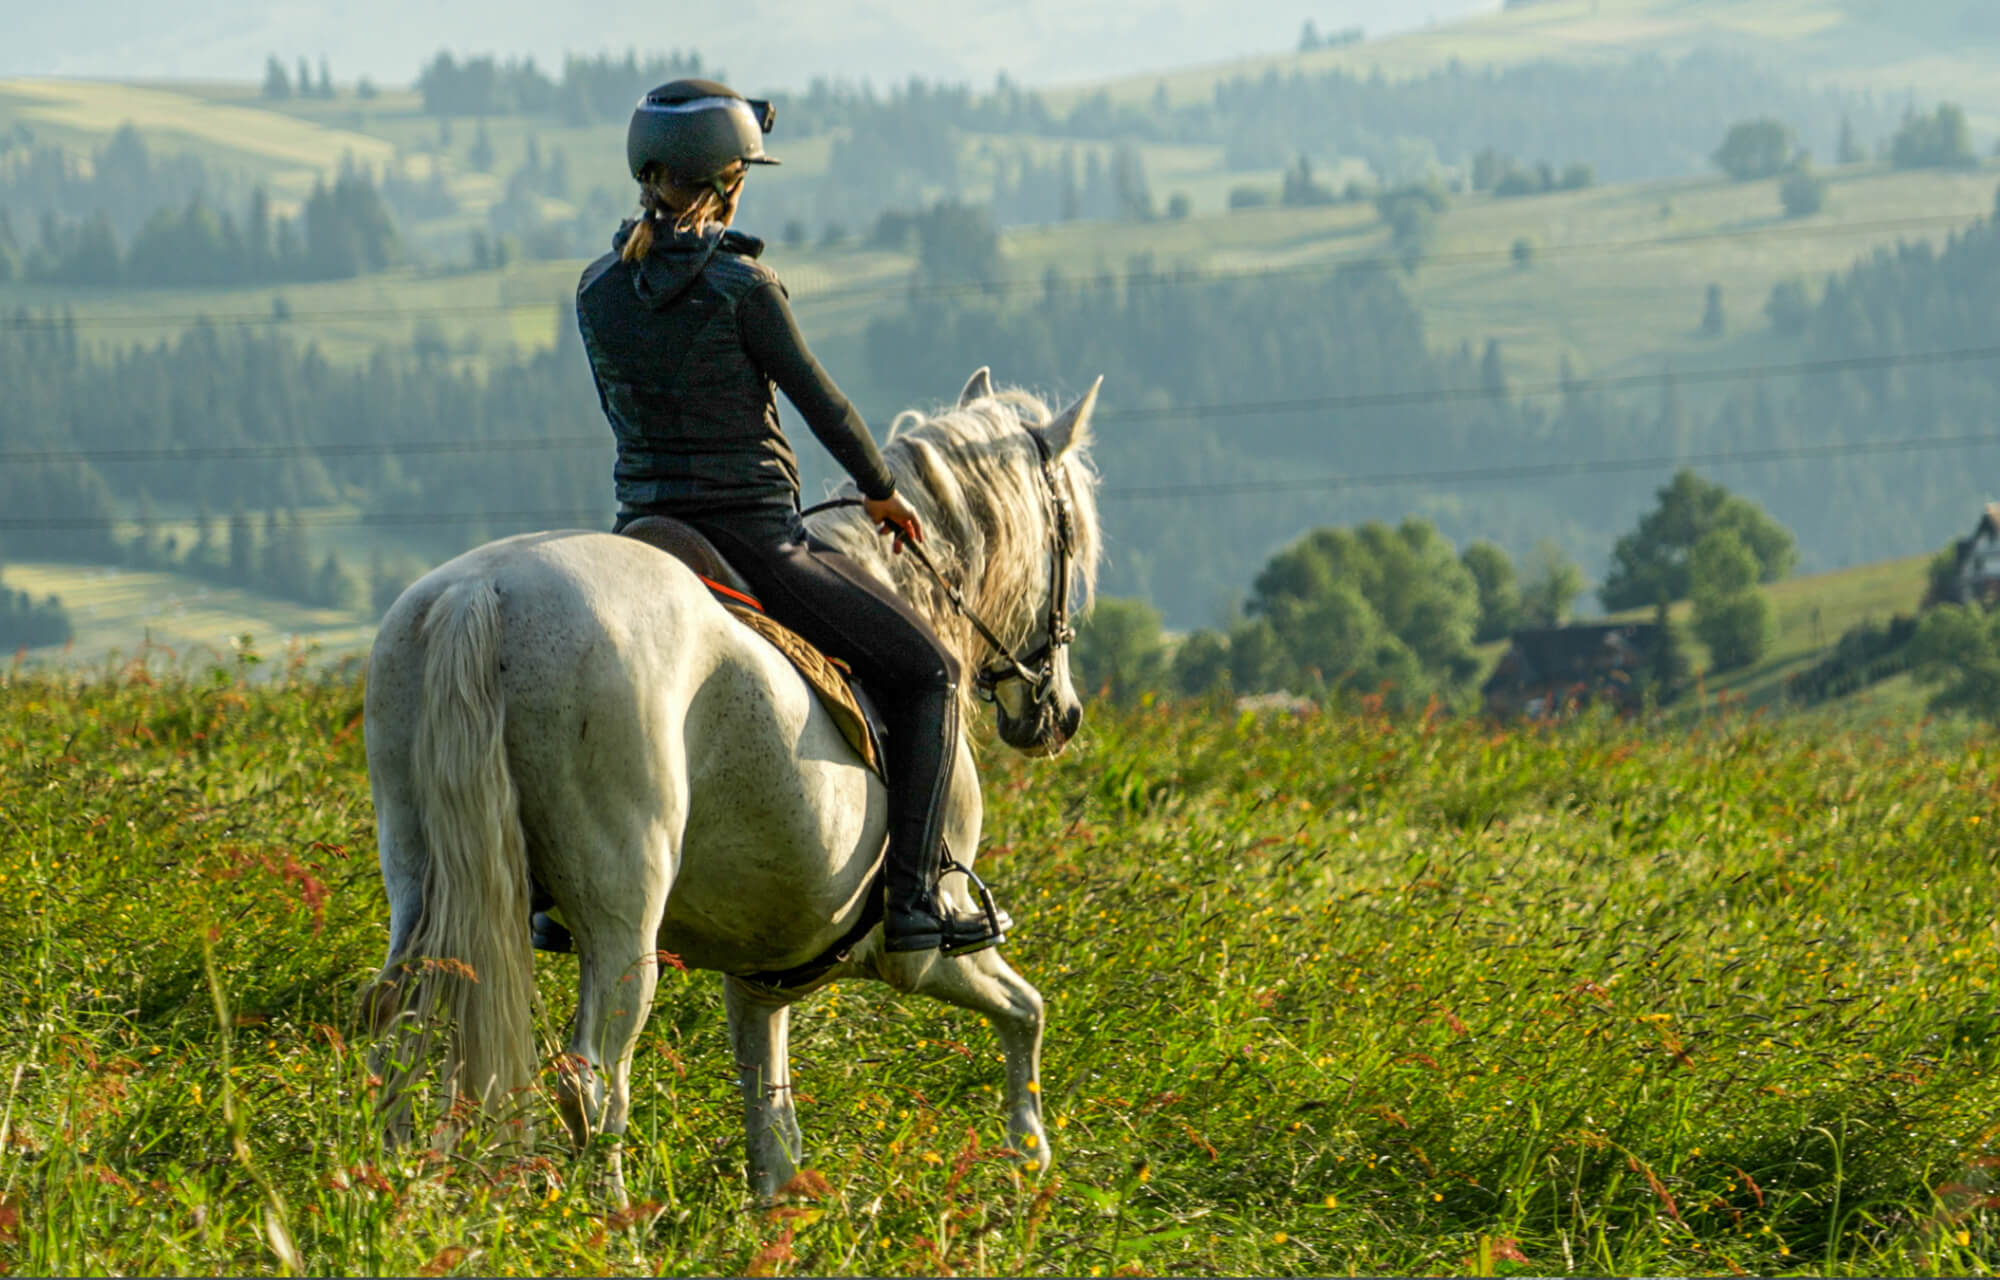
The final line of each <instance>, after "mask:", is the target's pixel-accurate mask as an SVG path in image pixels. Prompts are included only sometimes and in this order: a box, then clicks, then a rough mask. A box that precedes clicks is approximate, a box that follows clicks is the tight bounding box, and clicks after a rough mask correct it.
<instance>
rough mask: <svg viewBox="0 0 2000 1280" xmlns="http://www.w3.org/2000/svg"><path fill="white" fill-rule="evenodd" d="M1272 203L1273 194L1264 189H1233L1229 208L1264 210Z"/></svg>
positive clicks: (1230, 194) (1246, 187)
mask: <svg viewBox="0 0 2000 1280" xmlns="http://www.w3.org/2000/svg"><path fill="white" fill-rule="evenodd" d="M1270 203H1271V193H1270V192H1268V191H1266V190H1265V189H1264V188H1262V187H1249V186H1243V187H1231V188H1230V189H1229V207H1230V208H1231V209H1232V210H1235V209H1262V208H1266V207H1268V206H1269V205H1270Z"/></svg>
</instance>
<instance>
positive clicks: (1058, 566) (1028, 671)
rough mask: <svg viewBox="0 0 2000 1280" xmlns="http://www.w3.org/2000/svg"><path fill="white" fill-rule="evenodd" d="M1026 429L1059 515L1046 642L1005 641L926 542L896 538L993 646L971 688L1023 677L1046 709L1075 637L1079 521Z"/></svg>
mask: <svg viewBox="0 0 2000 1280" xmlns="http://www.w3.org/2000/svg"><path fill="white" fill-rule="evenodd" d="M1022 430H1023V431H1026V432H1027V433H1028V439H1030V440H1032V441H1034V444H1035V454H1036V456H1037V457H1038V458H1040V459H1041V468H1042V483H1043V487H1044V488H1045V489H1046V490H1047V494H1048V501H1049V509H1050V512H1051V513H1052V514H1053V515H1054V517H1055V520H1054V523H1055V531H1056V536H1055V543H1054V545H1053V546H1051V547H1050V548H1049V584H1050V591H1049V612H1048V617H1047V619H1046V620H1045V623H1044V626H1043V631H1042V639H1041V643H1039V644H1037V645H1036V646H1035V647H1034V648H1032V649H1030V650H1028V651H1027V652H1026V653H1016V652H1015V651H1014V648H1013V646H1012V645H1009V644H1008V643H1007V642H1006V641H1004V640H1002V639H1001V638H1000V636H999V634H998V633H997V632H995V631H994V630H993V628H992V626H991V625H989V624H988V623H987V621H986V620H985V619H984V618H982V617H980V616H979V614H978V613H977V612H976V611H975V610H974V609H973V608H972V606H971V605H969V604H967V603H966V602H965V593H964V592H963V591H961V590H960V589H959V587H958V585H957V584H955V583H953V582H952V581H951V580H950V579H949V578H947V577H945V576H944V574H943V573H941V572H939V570H938V567H937V565H935V564H934V563H932V561H931V558H930V554H929V553H928V552H926V551H925V550H924V549H923V547H922V546H921V545H920V544H918V543H915V542H911V541H909V540H908V539H907V538H904V537H902V536H901V535H900V534H899V535H897V538H896V542H897V545H898V546H899V547H901V548H902V549H903V550H905V551H908V552H910V553H911V554H912V555H914V556H915V557H916V559H917V563H918V564H919V565H922V566H923V569H924V572H925V573H928V574H929V575H930V576H931V578H932V579H933V580H934V581H936V583H937V584H938V586H939V588H941V589H942V590H943V591H944V595H945V599H946V600H948V601H950V603H951V607H952V609H953V611H954V612H956V613H957V614H958V615H959V616H960V617H962V618H964V619H965V620H966V621H967V622H969V623H971V624H972V629H973V630H974V631H977V632H978V633H979V638H980V639H982V640H984V641H985V642H986V644H987V647H988V648H990V649H992V650H993V657H992V658H991V659H990V660H988V661H987V663H986V664H985V665H984V666H982V667H980V668H979V670H978V671H977V672H975V673H974V674H973V677H972V687H973V690H974V692H976V693H977V694H978V695H979V699H980V701H982V702H991V701H993V698H994V690H995V689H996V688H998V687H999V686H1000V685H1002V684H1004V683H1006V682H1007V681H1009V680H1019V681H1021V682H1022V683H1023V684H1025V685H1027V686H1028V688H1029V689H1030V690H1031V691H1032V692H1033V695H1034V700H1035V705H1036V706H1037V707H1038V708H1045V707H1047V706H1048V704H1049V703H1050V702H1051V701H1053V700H1054V698H1055V683H1056V663H1057V661H1058V660H1059V659H1060V658H1061V657H1062V653H1063V651H1064V650H1065V649H1067V648H1068V647H1069V646H1070V644H1071V643H1072V642H1073V641H1075V639H1076V629H1075V628H1073V627H1072V626H1070V622H1069V589H1070V569H1071V563H1072V561H1074V559H1075V558H1076V522H1075V517H1074V516H1073V515H1072V514H1071V512H1070V505H1069V499H1068V498H1067V497H1065V496H1064V495H1063V491H1062V486H1061V485H1059V484H1057V483H1056V473H1055V459H1054V458H1053V457H1051V456H1050V454H1049V446H1048V442H1047V441H1046V440H1043V439H1042V437H1041V435H1040V433H1038V432H1036V431H1035V430H1033V429H1032V428H1030V427H1027V426H1026V425H1025V424H1024V425H1023V426H1022ZM860 505H861V500H860V499H858V498H836V499H834V500H832V501H830V502H822V503H820V504H818V505H817V506H813V507H808V508H807V509H806V510H805V511H804V512H802V513H801V515H808V516H809V515H812V514H814V513H815V512H819V511H826V510H828V509H830V508H834V507H858V506H860Z"/></svg>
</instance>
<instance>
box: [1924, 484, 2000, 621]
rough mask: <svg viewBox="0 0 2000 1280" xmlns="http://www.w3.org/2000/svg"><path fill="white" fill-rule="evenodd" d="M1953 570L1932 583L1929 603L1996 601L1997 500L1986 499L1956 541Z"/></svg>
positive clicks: (1999, 582) (1999, 564) (1999, 592)
mask: <svg viewBox="0 0 2000 1280" xmlns="http://www.w3.org/2000/svg"><path fill="white" fill-rule="evenodd" d="M1956 550H1957V552H1958V568H1957V572H1956V573H1954V574H1952V575H1951V576H1950V577H1949V578H1940V579H1939V580H1938V581H1937V582H1936V583H1935V584H1934V585H1933V586H1932V597H1933V598H1932V599H1931V600H1929V601H1928V602H1927V603H1930V604H1973V603H1978V604H1987V605H1990V604H1992V603H1993V602H1994V601H1995V600H2000V502H1989V503H1987V504H1986V508H1985V510H1983V511H1981V512H1980V513H1979V523H1978V524H1976V525H1974V526H1973V527H1972V532H1971V533H1969V534H1967V535H1966V536H1965V537H1963V538H1960V539H1959V540H1958V543H1957V546H1956Z"/></svg>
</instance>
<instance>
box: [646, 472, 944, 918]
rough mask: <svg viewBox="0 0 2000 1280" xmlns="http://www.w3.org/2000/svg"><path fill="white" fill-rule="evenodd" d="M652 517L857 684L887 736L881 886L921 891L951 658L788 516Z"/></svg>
mask: <svg viewBox="0 0 2000 1280" xmlns="http://www.w3.org/2000/svg"><path fill="white" fill-rule="evenodd" d="M661 514H671V515H673V516H674V518H675V519H678V520H682V521H685V522H686V523H688V524H690V525H693V526H694V527H695V528H696V529H698V530H700V531H701V533H702V534H703V535H704V536H705V537H707V538H708V540H709V541H711V542H713V543H714V544H715V546H716V549H717V550H719V551H720V552H722V554H723V556H724V558H726V559H727V560H728V561H729V563H730V564H732V565H733V566H735V568H736V570H737V572H739V573H741V574H742V575H743V577H744V578H745V579H746V580H748V582H749V583H750V587H751V590H753V591H755V592H756V594H757V599H758V600H759V601H761V602H762V603H763V605H764V608H765V609H766V610H767V611H768V612H769V613H770V615H771V616H772V617H773V618H776V619H777V620H778V621H779V622H782V623H784V624H785V625H786V626H788V627H790V628H791V629H792V630H794V631H796V632H798V633H799V634H800V635H802V636H804V637H805V638H806V639H807V640H808V641H810V642H811V643H812V644H813V645H814V646H816V647H817V648H819V649H820V650H821V651H822V652H824V653H826V654H829V655H830V656H832V657H835V658H839V659H840V660H841V661H842V662H845V663H846V664H847V665H848V666H849V667H850V668H851V669H852V670H853V672H854V674H855V675H856V676H857V677H858V678H859V679H860V680H861V681H862V682H863V683H864V684H866V685H867V686H868V691H869V693H870V694H871V695H872V696H873V697H874V698H875V700H876V702H877V704H878V705H879V706H880V707H881V709H882V718H883V720H884V722H885V723H884V726H883V727H884V729H885V730H886V731H887V733H888V737H889V740H888V741H887V742H886V743H884V744H883V747H884V752H885V755H886V757H887V758H886V760H885V761H884V763H885V765H886V767H887V771H888V775H889V777H888V783H889V846H890V847H889V872H890V893H891V896H892V898H893V897H896V896H899V895H901V896H904V897H906V898H907V895H910V894H915V895H917V896H920V897H926V896H928V892H929V873H930V872H931V870H932V869H934V868H935V867H936V866H937V850H938V842H939V841H940V840H941V839H942V837H943V832H944V826H943V818H944V801H945V798H946V796H947V795H949V793H950V785H951V768H952V761H953V757H955V756H956V755H957V752H958V682H959V675H960V673H959V666H958V660H957V659H956V658H954V657H953V656H952V655H951V652H950V651H949V650H947V649H946V648H945V647H944V642H943V641H941V640H939V639H938V637H937V633H936V632H934V631H932V630H931V628H930V624H929V623H927V622H925V621H924V619H923V617H922V616H921V615H919V614H918V613H917V611H916V610H914V609H912V608H911V607H910V605H909V603H908V602H907V601H905V600H904V599H903V598H902V597H901V596H899V595H897V594H896V593H895V592H894V591H892V590H890V589H889V588H888V587H887V586H886V585H884V584H883V583H881V582H880V581H878V580H877V579H875V578H873V577H871V576H869V575H868V574H867V573H865V572H863V571H862V569H861V568H860V566H858V565H856V564H855V563H854V562H853V561H852V560H850V559H848V558H847V557H846V556H844V555H842V554H841V553H840V552H839V551H836V550H835V549H834V548H833V547H831V546H829V545H828V544H826V543H824V542H821V541H819V540H818V539H815V538H813V537H812V536H811V535H810V534H808V533H807V532H806V528H805V525H804V523H803V522H802V521H800V519H799V517H798V514H797V513H796V512H794V511H791V510H789V509H785V508H765V509H753V510H750V511H747V512H728V513H713V514H693V513H681V512H662V513H661ZM630 518H632V517H629V516H625V517H621V518H620V521H619V527H621V528H622V527H623V525H624V523H625V521H626V520H627V519H630Z"/></svg>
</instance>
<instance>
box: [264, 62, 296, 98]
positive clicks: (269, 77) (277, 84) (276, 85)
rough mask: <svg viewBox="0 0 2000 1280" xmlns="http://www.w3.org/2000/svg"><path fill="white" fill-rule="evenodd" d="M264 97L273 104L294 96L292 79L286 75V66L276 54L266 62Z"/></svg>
mask: <svg viewBox="0 0 2000 1280" xmlns="http://www.w3.org/2000/svg"><path fill="white" fill-rule="evenodd" d="M264 96H265V97H266V98H269V99H270V100H271V101H273V102H283V101H284V100H285V99H287V98H289V97H291V96H292V78H291V77H290V76H288V75H286V74H285V64H284V63H282V62H280V61H278V55H277V54H275V53H274V54H272V55H271V56H270V57H269V58H268V59H266V60H265V62H264Z"/></svg>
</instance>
